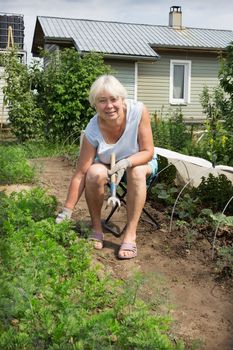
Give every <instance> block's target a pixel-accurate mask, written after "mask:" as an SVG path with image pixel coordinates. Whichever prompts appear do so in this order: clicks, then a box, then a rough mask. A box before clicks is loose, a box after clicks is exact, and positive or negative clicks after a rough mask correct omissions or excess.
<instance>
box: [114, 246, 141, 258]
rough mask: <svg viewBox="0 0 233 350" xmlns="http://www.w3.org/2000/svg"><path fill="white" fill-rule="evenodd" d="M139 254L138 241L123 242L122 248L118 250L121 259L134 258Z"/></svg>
mask: <svg viewBox="0 0 233 350" xmlns="http://www.w3.org/2000/svg"><path fill="white" fill-rule="evenodd" d="M122 252H130V253H131V254H130V255H122ZM136 256H137V246H136V243H122V245H121V247H120V250H119V252H118V258H119V259H122V260H123V259H132V258H135V257H136Z"/></svg>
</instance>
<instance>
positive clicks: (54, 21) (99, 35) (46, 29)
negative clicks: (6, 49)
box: [33, 16, 233, 59]
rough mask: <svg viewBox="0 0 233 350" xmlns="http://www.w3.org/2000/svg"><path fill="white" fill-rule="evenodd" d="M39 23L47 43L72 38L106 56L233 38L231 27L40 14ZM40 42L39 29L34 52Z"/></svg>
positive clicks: (150, 53)
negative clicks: (228, 28)
mask: <svg viewBox="0 0 233 350" xmlns="http://www.w3.org/2000/svg"><path fill="white" fill-rule="evenodd" d="M38 23H39V24H40V26H41V29H42V31H43V34H44V40H45V42H52V41H53V40H72V41H73V42H74V45H75V46H76V49H77V50H79V51H80V52H88V51H96V52H101V53H104V54H105V55H106V54H108V55H111V54H112V55H114V54H115V55H128V56H140V57H144V58H146V57H147V58H151V59H156V58H158V54H157V53H156V52H155V51H154V50H153V48H152V47H154V48H155V49H156V48H159V47H168V48H192V49H194V48H195V49H209V50H219V49H220V50H221V49H224V48H226V46H227V45H228V44H229V43H230V42H231V41H233V31H231V30H217V29H203V28H182V29H175V28H172V27H170V26H159V25H149V24H135V23H121V22H109V21H96V20H86V19H72V18H59V17H45V16H39V17H37V25H38ZM40 39H42V38H40ZM36 41H37V35H36V30H35V34H34V40H33V52H34V51H35V48H36ZM40 42H41V41H40Z"/></svg>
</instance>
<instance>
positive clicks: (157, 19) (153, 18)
mask: <svg viewBox="0 0 233 350" xmlns="http://www.w3.org/2000/svg"><path fill="white" fill-rule="evenodd" d="M171 6H181V9H182V23H183V25H184V26H186V27H195V28H212V29H230V30H233V1H232V0H179V1H178V0H177V1H175V0H172V1H171V0H117V1H113V0H40V1H38V0H0V12H1V13H14V14H22V15H24V25H25V40H24V44H25V50H26V51H27V63H30V61H31V59H32V56H31V47H32V40H33V34H34V29H35V23H36V17H37V16H54V17H65V18H80V19H93V20H104V21H117V22H127V23H140V24H154V25H168V18H169V10H170V7H171Z"/></svg>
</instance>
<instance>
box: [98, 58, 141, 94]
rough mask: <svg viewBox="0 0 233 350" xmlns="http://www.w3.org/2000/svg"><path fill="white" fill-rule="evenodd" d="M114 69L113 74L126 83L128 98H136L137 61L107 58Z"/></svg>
mask: <svg viewBox="0 0 233 350" xmlns="http://www.w3.org/2000/svg"><path fill="white" fill-rule="evenodd" d="M105 63H106V64H109V65H110V66H111V67H112V69H113V74H114V75H115V77H116V78H117V79H119V80H120V82H121V83H122V84H123V85H124V87H125V88H126V90H127V92H128V98H132V99H134V89H135V86H134V85H135V78H134V77H135V63H134V62H132V61H129V62H127V61H118V60H105Z"/></svg>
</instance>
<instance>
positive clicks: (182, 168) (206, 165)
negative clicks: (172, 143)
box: [155, 147, 233, 187]
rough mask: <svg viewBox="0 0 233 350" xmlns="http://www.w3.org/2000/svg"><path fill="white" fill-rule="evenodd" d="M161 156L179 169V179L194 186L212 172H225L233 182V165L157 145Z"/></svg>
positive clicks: (215, 173) (216, 174) (217, 174)
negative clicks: (216, 163) (215, 162)
mask: <svg viewBox="0 0 233 350" xmlns="http://www.w3.org/2000/svg"><path fill="white" fill-rule="evenodd" d="M155 150H156V153H157V154H158V155H159V156H162V157H165V158H167V159H168V161H169V163H171V164H173V165H174V166H175V167H176V169H177V180H178V181H179V182H181V183H183V184H186V183H190V185H192V186H195V187H196V186H198V185H199V184H200V182H201V178H202V176H204V177H208V175H209V174H210V173H211V174H213V175H215V176H219V175H220V174H224V175H226V176H227V178H228V179H229V180H230V181H231V182H232V183H233V167H230V166H227V165H216V166H215V167H213V165H212V163H211V162H209V161H208V160H206V159H203V158H199V157H193V156H187V155H185V154H182V153H178V152H174V151H170V150H168V149H166V148H161V147H155Z"/></svg>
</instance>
